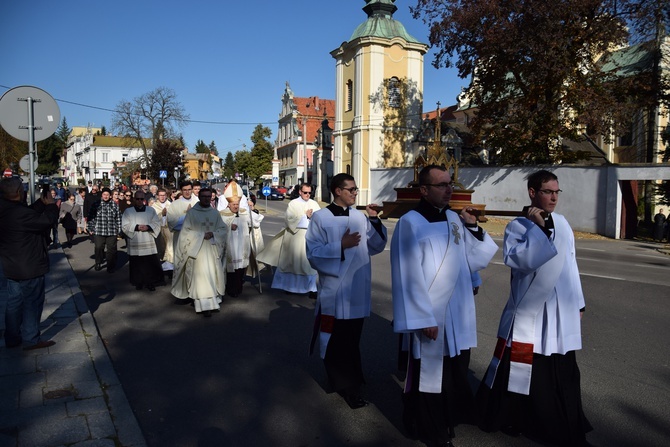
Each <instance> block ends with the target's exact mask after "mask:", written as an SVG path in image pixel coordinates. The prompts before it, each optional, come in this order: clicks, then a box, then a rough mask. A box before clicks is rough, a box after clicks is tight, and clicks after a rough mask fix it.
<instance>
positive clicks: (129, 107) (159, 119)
mask: <svg viewBox="0 0 670 447" xmlns="http://www.w3.org/2000/svg"><path fill="white" fill-rule="evenodd" d="M188 119H189V115H188V114H187V113H186V111H185V110H184V107H183V106H182V105H181V103H180V102H179V101H178V100H177V94H176V93H175V92H174V90H172V89H170V88H167V87H158V88H156V89H155V90H152V91H150V92H148V93H145V94H143V95H140V96H138V97H136V98H135V99H133V100H132V102H131V101H127V100H121V101H120V102H119V103H118V104H117V106H116V109H115V110H114V114H113V115H112V130H114V131H115V132H116V133H117V134H119V135H121V136H124V137H127V138H129V139H130V140H131V141H133V142H136V143H137V144H139V146H140V147H141V148H142V152H143V154H142V156H141V158H140V160H139V161H140V162H141V163H142V164H143V165H144V166H149V165H151V161H150V156H149V149H151V148H150V147H147V146H148V144H152V145H154V146H155V145H156V143H157V142H158V141H159V140H162V139H167V140H169V139H177V138H179V137H180V135H179V134H178V130H179V129H182V128H183V127H184V126H185V125H186V123H187V120H188ZM148 141H150V142H151V143H149V142H148Z"/></svg>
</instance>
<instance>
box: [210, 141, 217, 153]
mask: <svg viewBox="0 0 670 447" xmlns="http://www.w3.org/2000/svg"><path fill="white" fill-rule="evenodd" d="M209 151H210V152H211V153H212V154H214V155H219V150H218V149H217V148H216V144H215V143H214V140H212V142H211V143H209Z"/></svg>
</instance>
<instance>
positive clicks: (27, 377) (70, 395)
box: [0, 248, 146, 447]
mask: <svg viewBox="0 0 670 447" xmlns="http://www.w3.org/2000/svg"><path fill="white" fill-rule="evenodd" d="M49 258H50V260H51V271H50V272H49V273H48V274H47V275H46V302H45V305H44V312H43V313H42V337H43V338H44V339H47V340H54V341H56V344H55V345H54V346H52V347H50V348H44V349H38V350H34V351H23V350H22V349H21V348H20V347H19V348H12V349H7V348H6V347H5V344H4V338H1V339H0V447H9V446H12V447H17V446H18V447H50V446H65V445H67V446H71V447H118V446H126V447H142V446H146V442H145V439H144V436H143V435H142V432H141V431H140V428H139V425H138V423H137V419H136V418H135V415H134V414H133V411H132V409H131V408H130V405H129V404H128V400H127V398H126V395H125V393H124V391H123V388H122V387H121V384H120V382H119V379H118V377H117V375H116V372H115V371H114V368H113V366H112V362H111V360H110V358H109V355H108V353H107V350H106V349H105V346H104V344H103V342H102V339H101V338H100V334H99V333H98V329H97V327H96V325H95V321H94V320H93V316H92V315H91V313H90V312H89V310H88V307H87V306H86V301H85V300H84V296H83V295H82V293H81V290H80V288H79V283H78V281H77V278H76V277H75V275H74V272H73V271H72V268H71V267H70V264H69V262H68V260H67V258H66V256H65V254H64V253H63V250H62V249H61V248H58V249H54V250H50V251H49ZM5 307H6V297H0V329H2V332H4V328H5V323H4V321H5V318H4V315H5Z"/></svg>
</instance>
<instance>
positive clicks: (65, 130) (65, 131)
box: [56, 117, 72, 148]
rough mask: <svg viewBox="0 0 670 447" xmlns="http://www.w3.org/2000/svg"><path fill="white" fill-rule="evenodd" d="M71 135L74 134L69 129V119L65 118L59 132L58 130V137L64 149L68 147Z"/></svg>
mask: <svg viewBox="0 0 670 447" xmlns="http://www.w3.org/2000/svg"><path fill="white" fill-rule="evenodd" d="M70 133H72V129H70V128H69V127H68V125H67V119H66V118H65V117H63V119H62V120H61V123H60V126H58V130H56V135H57V136H58V139H59V140H60V142H61V143H62V144H63V148H65V147H66V146H67V139H68V138H69V137H70Z"/></svg>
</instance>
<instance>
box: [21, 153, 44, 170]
mask: <svg viewBox="0 0 670 447" xmlns="http://www.w3.org/2000/svg"><path fill="white" fill-rule="evenodd" d="M37 166H39V165H38V164H37V157H35V166H33V167H34V168H35V169H37ZM19 167H20V168H21V169H23V171H24V172H30V154H26V155H24V156H23V157H21V160H20V161H19Z"/></svg>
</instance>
